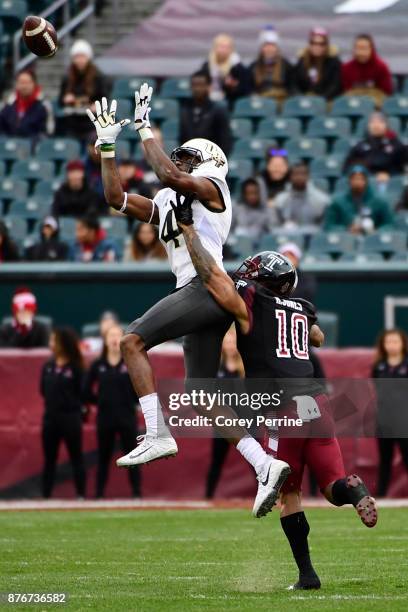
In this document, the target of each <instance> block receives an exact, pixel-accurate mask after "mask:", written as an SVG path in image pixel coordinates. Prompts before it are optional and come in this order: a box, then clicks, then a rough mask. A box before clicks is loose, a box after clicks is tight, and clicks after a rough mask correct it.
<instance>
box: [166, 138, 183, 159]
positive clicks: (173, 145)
mask: <svg viewBox="0 0 408 612" xmlns="http://www.w3.org/2000/svg"><path fill="white" fill-rule="evenodd" d="M178 146H179V142H178V140H165V141H164V150H165V151H166V153H167V155H168V156H169V157H170V155H171V152H172V151H174V149H177V147H178Z"/></svg>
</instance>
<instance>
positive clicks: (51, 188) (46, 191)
mask: <svg viewBox="0 0 408 612" xmlns="http://www.w3.org/2000/svg"><path fill="white" fill-rule="evenodd" d="M60 187H61V179H54V180H53V181H38V183H36V185H35V187H34V194H33V196H34V197H35V198H52V197H53V196H54V193H55V192H56V191H57V189H59V188H60Z"/></svg>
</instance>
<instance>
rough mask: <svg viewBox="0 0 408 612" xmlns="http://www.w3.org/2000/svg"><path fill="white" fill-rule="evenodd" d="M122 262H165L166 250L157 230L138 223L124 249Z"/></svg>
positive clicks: (154, 227)
mask: <svg viewBox="0 0 408 612" xmlns="http://www.w3.org/2000/svg"><path fill="white" fill-rule="evenodd" d="M123 259H124V261H146V260H166V259H167V254H166V249H165V248H164V246H163V245H162V243H161V242H160V240H159V230H158V228H157V227H156V226H155V225H151V224H150V223H138V225H136V227H135V229H134V230H133V234H132V239H131V242H130V244H129V245H128V247H127V248H126V251H125V254H124V257H123Z"/></svg>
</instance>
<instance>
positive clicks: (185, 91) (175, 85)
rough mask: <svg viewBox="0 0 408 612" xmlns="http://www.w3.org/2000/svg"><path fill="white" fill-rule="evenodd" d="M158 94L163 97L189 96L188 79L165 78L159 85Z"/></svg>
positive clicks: (181, 97)
mask: <svg viewBox="0 0 408 612" xmlns="http://www.w3.org/2000/svg"><path fill="white" fill-rule="evenodd" d="M160 95H161V96H163V98H180V99H183V98H190V97H191V89H190V79H189V78H181V79H166V80H165V81H164V82H163V84H162V86H161V89H160Z"/></svg>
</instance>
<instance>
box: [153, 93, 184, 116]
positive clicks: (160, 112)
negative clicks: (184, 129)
mask: <svg viewBox="0 0 408 612" xmlns="http://www.w3.org/2000/svg"><path fill="white" fill-rule="evenodd" d="M150 107H151V109H152V110H151V114H150V117H151V119H153V121H161V120H163V121H164V120H165V119H170V118H176V117H178V114H179V104H178V102H177V100H170V99H169V98H152V100H151V102H150Z"/></svg>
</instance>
